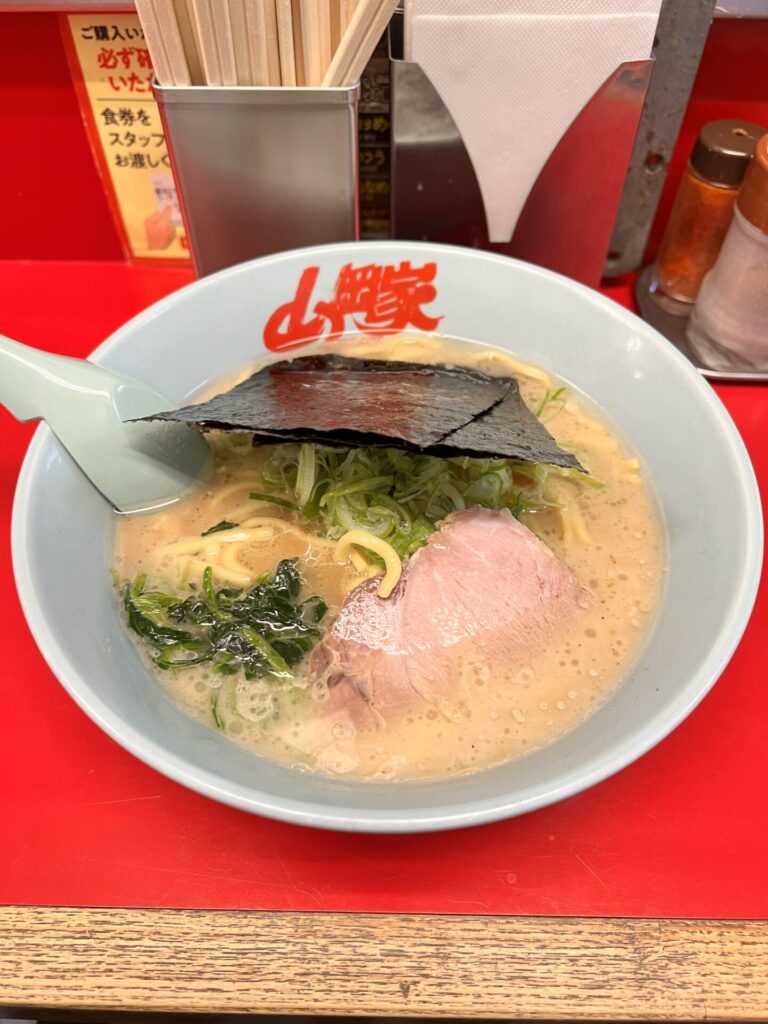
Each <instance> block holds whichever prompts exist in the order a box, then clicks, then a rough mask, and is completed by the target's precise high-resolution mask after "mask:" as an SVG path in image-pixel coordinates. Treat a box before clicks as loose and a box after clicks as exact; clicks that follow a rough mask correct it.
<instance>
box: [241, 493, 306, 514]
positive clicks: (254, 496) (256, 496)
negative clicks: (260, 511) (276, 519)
mask: <svg viewBox="0 0 768 1024" xmlns="http://www.w3.org/2000/svg"><path fill="white" fill-rule="evenodd" d="M248 497H249V498H250V499H251V501H269V502H271V503H272V504H273V505H281V506H282V507H283V508H291V509H294V511H295V510H296V509H298V507H299V506H298V505H294V503H293V502H292V501H287V500H286V499H285V498H278V497H277V496H276V495H274V494H260V493H259V492H258V491H251V493H250V494H249V495H248Z"/></svg>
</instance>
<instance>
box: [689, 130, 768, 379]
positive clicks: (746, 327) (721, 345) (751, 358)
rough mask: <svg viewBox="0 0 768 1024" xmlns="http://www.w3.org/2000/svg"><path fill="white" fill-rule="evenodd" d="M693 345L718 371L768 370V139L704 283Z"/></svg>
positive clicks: (692, 332)
mask: <svg viewBox="0 0 768 1024" xmlns="http://www.w3.org/2000/svg"><path fill="white" fill-rule="evenodd" d="M688 342H689V344H690V345H691V348H692V349H693V350H694V352H695V353H696V354H697V355H698V356H699V358H700V359H701V360H702V362H704V363H705V365H707V366H709V367H710V368H711V369H713V370H732V369H734V368H749V369H755V370H768V135H764V136H763V137H762V138H761V139H760V141H759V142H758V143H757V145H756V147H755V155H754V157H753V159H752V162H751V163H750V165H749V167H748V168H747V173H746V175H745V176H744V184H743V185H742V187H741V191H740V192H739V198H738V199H737V201H736V206H735V208H734V213H733V221H732V222H731V226H730V228H729V229H728V234H727V235H726V236H725V241H724V242H723V246H722V248H721V250H720V255H719V256H718V258H717V262H716V263H715V265H714V267H713V268H712V270H710V272H709V273H708V274H707V276H706V277H705V278H704V282H703V284H702V286H701V291H700V293H699V298H698V301H697V303H696V306H695V308H694V311H693V315H692V317H691V320H690V322H689V324H688Z"/></svg>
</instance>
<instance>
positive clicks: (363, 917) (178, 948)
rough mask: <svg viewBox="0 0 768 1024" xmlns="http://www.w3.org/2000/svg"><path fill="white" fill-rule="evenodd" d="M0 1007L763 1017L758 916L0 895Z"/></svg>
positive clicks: (763, 941) (766, 1006)
mask: <svg viewBox="0 0 768 1024" xmlns="http://www.w3.org/2000/svg"><path fill="white" fill-rule="evenodd" d="M0 1008H2V1010H5V1011H6V1012H11V1013H12V1015H14V1014H15V1015H17V1016H25V1015H30V1013H31V1014H34V1013H36V1012H37V1013H39V1015H41V1016H43V1015H54V1014H57V1013H62V1014H73V1013H76V1012H77V1011H90V1012H91V1013H96V1014H101V1015H102V1019H103V1016H104V1015H110V1014H118V1015H122V1014H135V1013H139V1012H140V1013H143V1014H153V1015H157V1014H163V1013H168V1014H175V1015H196V1014H201V1015H202V1014H217V1015H223V1014H240V1015H248V1016H259V1015H304V1016H356V1017H447V1018H476V1019H481V1018H484V1019H504V1020H539V1021H541V1020H552V1019H558V1020H572V1021H585V1020H589V1021H608V1020H611V1021H649V1020H667V1021H704V1020H707V1021H713V1020H741V1021H757V1020H766V1019H768V922H763V921H691V920H684V921H681V920H650V919H633V918H627V919H616V918H571V917H560V918H553V917H479V916H472V917H465V916H458V915H457V916H447V915H446V916H442V915H426V914H424V915H403V914H332V913H268V912H256V911H202V910H124V909H89V908H67V907H11V906H4V907H0ZM22 1011H23V1012H22Z"/></svg>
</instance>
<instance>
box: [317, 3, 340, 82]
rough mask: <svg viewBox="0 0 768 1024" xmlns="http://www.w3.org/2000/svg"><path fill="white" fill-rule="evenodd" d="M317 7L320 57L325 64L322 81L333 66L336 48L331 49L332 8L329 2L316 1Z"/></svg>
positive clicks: (321, 76)
mask: <svg viewBox="0 0 768 1024" xmlns="http://www.w3.org/2000/svg"><path fill="white" fill-rule="evenodd" d="M315 4H316V6H317V17H318V23H319V25H320V55H321V60H322V64H323V72H322V74H321V75H320V80H321V81H322V79H323V76H324V75H325V72H326V71H327V70H328V68H329V67H330V65H331V58H332V57H333V54H334V51H335V49H336V48H335V47H333V48H331V7H330V4H329V2H328V0H315Z"/></svg>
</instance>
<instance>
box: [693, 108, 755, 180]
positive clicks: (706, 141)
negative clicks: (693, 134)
mask: <svg viewBox="0 0 768 1024" xmlns="http://www.w3.org/2000/svg"><path fill="white" fill-rule="evenodd" d="M765 132H766V129H765V128H762V127H761V126H760V125H759V124H751V123H750V122H749V121H731V120H727V121H710V122H709V123H708V124H705V125H704V127H703V128H702V129H701V131H700V132H699V136H698V138H697V139H696V145H695V146H694V147H693V153H692V154H691V166H692V167H693V169H694V171H696V173H697V174H698V175H699V176H700V177H702V178H704V179H705V180H706V181H711V182H714V183H715V184H718V185H732V186H736V185H740V184H741V181H742V179H743V177H744V173H745V171H746V169H747V167H748V166H749V161H750V158H751V157H752V154H753V152H754V150H755V144H756V142H757V140H758V139H759V138H760V136H761V135H764V134H765Z"/></svg>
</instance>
